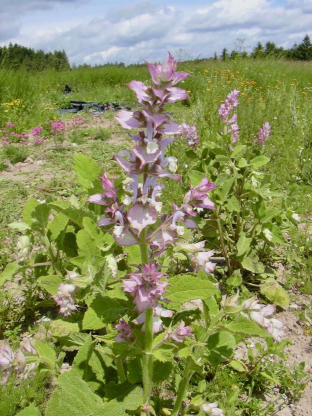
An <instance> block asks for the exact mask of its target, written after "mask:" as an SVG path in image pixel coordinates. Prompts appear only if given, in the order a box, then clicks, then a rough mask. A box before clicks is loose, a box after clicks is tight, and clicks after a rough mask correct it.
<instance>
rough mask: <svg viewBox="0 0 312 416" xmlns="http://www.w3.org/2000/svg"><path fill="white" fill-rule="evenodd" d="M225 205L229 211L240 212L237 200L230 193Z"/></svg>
mask: <svg viewBox="0 0 312 416" xmlns="http://www.w3.org/2000/svg"><path fill="white" fill-rule="evenodd" d="M226 207H227V208H228V210H229V211H230V212H240V205H239V201H238V199H237V198H236V196H234V195H232V196H231V198H229V199H227V200H226Z"/></svg>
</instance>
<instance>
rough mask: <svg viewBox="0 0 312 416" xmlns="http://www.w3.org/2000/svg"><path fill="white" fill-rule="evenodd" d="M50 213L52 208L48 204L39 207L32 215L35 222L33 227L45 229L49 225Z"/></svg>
mask: <svg viewBox="0 0 312 416" xmlns="http://www.w3.org/2000/svg"><path fill="white" fill-rule="evenodd" d="M50 211H51V207H50V206H49V205H48V204H39V205H37V206H36V207H35V208H34V209H33V211H32V213H31V217H32V219H33V220H34V221H33V223H32V227H35V228H39V227H40V228H41V229H43V228H45V227H46V226H47V223H48V218H49V215H50Z"/></svg>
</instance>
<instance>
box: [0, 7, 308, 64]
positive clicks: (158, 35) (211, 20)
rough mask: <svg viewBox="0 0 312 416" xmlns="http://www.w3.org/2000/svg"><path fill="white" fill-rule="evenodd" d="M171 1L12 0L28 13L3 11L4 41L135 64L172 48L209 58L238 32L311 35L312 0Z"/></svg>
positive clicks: (281, 37) (267, 37) (288, 38)
mask: <svg viewBox="0 0 312 416" xmlns="http://www.w3.org/2000/svg"><path fill="white" fill-rule="evenodd" d="M172 1H173V2H172V3H171V2H170V0H166V1H165V0H158V1H157V3H156V2H155V1H149V0H143V1H139V2H138V3H130V4H129V2H126V1H125V0H115V2H114V3H113V4H114V6H116V7H115V8H112V9H111V10H109V9H108V6H107V4H105V3H106V2H103V0H66V1H64V0H62V1H61V0H47V1H43V0H30V1H28V0H27V1H26V0H12V1H11V2H10V4H11V5H15V7H16V4H17V3H18V4H21V8H20V9H21V10H23V13H25V18H23V21H21V20H20V19H19V17H18V14H17V17H16V15H15V17H14V15H13V12H12V14H11V12H10V10H12V7H13V6H12V7H11V6H9V5H7V6H6V7H5V9H4V11H2V12H0V27H1V29H2V32H3V35H2V37H1V36H0V41H1V39H2V42H1V44H7V43H9V42H10V41H12V42H16V43H19V44H22V45H25V46H28V47H32V48H35V49H39V48H40V49H43V50H45V51H50V50H52V51H53V50H55V49H56V50H62V49H64V50H65V51H66V52H67V54H68V56H69V58H70V61H71V62H75V63H83V62H86V63H91V64H95V63H97V64H102V63H105V62H112V61H113V62H115V61H119V62H121V61H122V62H125V63H126V64H130V63H137V62H139V61H142V60H144V59H146V60H158V61H160V60H162V59H165V58H166V56H167V51H168V50H170V51H171V52H173V53H174V52H175V51H176V50H180V49H182V50H183V51H185V54H186V55H187V54H188V55H191V57H193V58H195V57H197V56H199V55H201V57H209V56H213V54H214V52H215V51H217V52H218V53H220V52H221V50H222V48H223V47H226V48H227V49H229V50H231V49H233V48H234V47H235V41H236V40H237V38H238V37H239V38H242V37H243V38H245V39H246V42H245V44H247V45H250V46H251V47H253V46H255V45H256V43H257V42H259V41H260V42H262V43H265V42H267V41H273V42H275V43H276V44H277V45H283V46H284V47H291V46H292V45H293V44H294V43H295V42H300V41H301V40H302V38H303V36H304V35H305V34H306V33H308V34H310V35H312V27H311V26H312V25H311V15H310V14H309V13H310V11H309V10H310V9H311V10H312V0H304V1H299V0H288V2H287V4H286V3H285V7H281V6H280V2H279V6H278V7H274V3H272V2H271V1H269V0H253V1H249V0H216V1H213V0H210V3H209V1H208V0H193V2H192V3H186V4H184V2H183V1H180V2H177V1H175V0H172ZM207 3H208V5H207ZM203 4H204V6H205V7H203ZM78 5H79V6H80V8H77V6H78ZM110 7H113V6H112V3H110ZM1 13H2V14H1ZM4 13H5V16H6V20H5V21H10V20H8V18H9V16H12V19H13V20H11V21H12V24H11V25H7V26H4V25H3V24H1V21H2V19H3V18H2V16H3V15H4ZM14 19H15V20H14ZM179 53H181V51H180V52H179Z"/></svg>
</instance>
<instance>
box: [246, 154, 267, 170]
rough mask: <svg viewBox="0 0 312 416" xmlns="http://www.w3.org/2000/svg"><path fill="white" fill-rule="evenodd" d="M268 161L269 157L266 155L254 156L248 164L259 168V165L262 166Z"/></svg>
mask: <svg viewBox="0 0 312 416" xmlns="http://www.w3.org/2000/svg"><path fill="white" fill-rule="evenodd" d="M269 162H270V159H269V158H268V157H267V156H264V155H262V156H256V157H254V158H253V159H251V161H250V164H251V166H252V167H253V168H259V167H260V166H264V165H266V164H267V163H269Z"/></svg>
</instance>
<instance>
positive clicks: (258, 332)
mask: <svg viewBox="0 0 312 416" xmlns="http://www.w3.org/2000/svg"><path fill="white" fill-rule="evenodd" d="M224 328H225V329H226V330H228V331H230V332H232V333H233V334H242V335H245V336H250V337H263V338H269V337H270V336H271V335H270V334H269V333H268V332H267V331H266V330H264V329H262V328H260V326H259V325H257V324H256V323H255V322H253V321H250V320H249V319H247V318H243V317H242V316H241V317H239V318H238V319H236V320H235V321H233V322H231V323H229V324H227V325H225V326H224Z"/></svg>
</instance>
